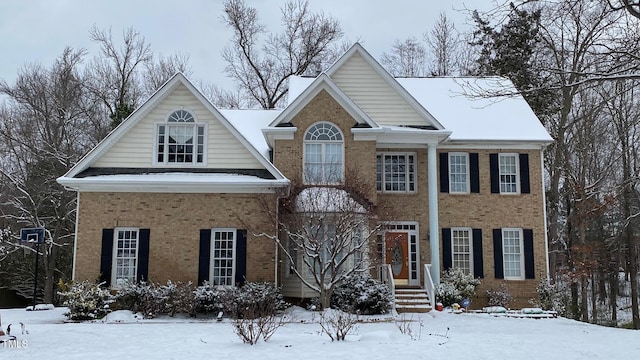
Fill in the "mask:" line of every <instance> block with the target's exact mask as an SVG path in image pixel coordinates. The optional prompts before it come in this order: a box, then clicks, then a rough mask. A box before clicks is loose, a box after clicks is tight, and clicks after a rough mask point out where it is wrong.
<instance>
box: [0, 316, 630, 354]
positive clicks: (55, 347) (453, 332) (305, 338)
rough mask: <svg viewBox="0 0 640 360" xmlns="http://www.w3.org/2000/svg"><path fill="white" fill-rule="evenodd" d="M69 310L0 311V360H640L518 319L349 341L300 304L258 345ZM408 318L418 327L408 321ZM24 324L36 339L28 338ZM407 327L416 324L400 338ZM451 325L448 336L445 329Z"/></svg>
mask: <svg viewBox="0 0 640 360" xmlns="http://www.w3.org/2000/svg"><path fill="white" fill-rule="evenodd" d="M65 311H66V309H64V308H56V309H54V310H46V311H31V312H27V311H25V310H23V309H11V310H0V316H1V319H2V327H3V329H6V327H7V325H9V324H13V325H12V326H11V330H12V331H11V332H12V335H16V336H17V338H18V342H17V343H14V344H13V346H14V347H12V348H8V347H5V346H2V345H0V358H1V359H91V360H95V359H114V358H123V359H127V358H130V359H134V358H135V359H261V360H267V359H290V360H303V359H345V358H346V359H409V358H414V359H447V360H455V359H464V360H469V359H510V360H517V359H623V358H628V359H633V358H636V357H637V356H640V341H639V340H640V332H637V331H632V330H624V329H614V328H607V327H601V326H595V325H589V324H585V323H580V322H577V321H573V320H567V319H563V318H558V319H539V320H536V319H526V318H525V319H515V318H504V317H494V316H490V315H487V314H459V315H456V314H452V313H449V312H446V311H445V312H436V311H432V312H430V313H428V314H409V315H404V316H402V315H401V316H398V317H395V318H393V317H391V316H377V317H361V319H362V320H364V321H366V322H363V323H359V324H358V325H357V327H356V328H355V331H352V333H350V334H349V335H348V336H347V341H345V342H333V343H332V342H331V341H330V340H329V338H328V337H327V336H326V335H325V334H322V333H321V332H320V325H319V324H318V313H311V312H307V311H304V310H302V309H300V308H294V309H293V310H290V311H289V312H288V313H287V316H288V317H289V320H290V322H289V323H287V324H286V325H284V326H283V327H281V328H279V329H278V330H277V332H276V333H275V335H273V337H272V338H271V339H270V340H269V341H268V342H262V341H261V342H259V343H258V344H257V345H254V346H251V345H246V344H243V343H242V342H241V341H240V339H239V338H238V337H237V336H236V335H235V334H234V332H233V326H232V323H231V320H228V319H225V320H224V321H222V322H216V321H215V320H212V319H208V320H204V319H202V320H201V319H189V318H166V317H162V318H158V319H153V320H143V321H137V320H135V319H134V318H133V316H130V315H128V314H127V313H121V312H116V313H112V314H110V319H111V320H110V321H111V322H107V323H104V322H95V323H64V320H65V317H64V316H63V313H64V312H65ZM400 320H408V321H411V322H410V323H409V324H410V325H407V323H402V322H400ZM20 322H23V323H24V324H25V328H26V330H27V331H28V334H25V335H21V333H20V325H19V323H20ZM399 324H404V328H405V329H407V327H410V328H411V333H412V336H410V335H407V334H402V333H401V331H400V330H399ZM447 329H448V330H447Z"/></svg>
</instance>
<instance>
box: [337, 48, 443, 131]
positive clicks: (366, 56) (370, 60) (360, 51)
mask: <svg viewBox="0 0 640 360" xmlns="http://www.w3.org/2000/svg"><path fill="white" fill-rule="evenodd" d="M357 55H359V56H360V57H361V58H362V59H363V60H364V61H365V62H366V63H367V64H368V65H369V66H370V67H371V68H372V69H373V70H374V71H375V72H376V73H377V74H378V75H379V76H380V77H381V78H382V79H383V80H384V81H385V82H386V83H387V84H389V86H391V88H393V90H394V91H395V92H396V93H398V95H400V97H401V98H402V99H403V100H405V101H406V102H407V103H408V105H409V106H411V107H412V108H413V109H414V110H415V111H416V112H417V113H418V114H419V115H420V116H421V117H423V118H424V119H425V120H426V121H427V122H429V123H431V125H432V126H433V127H434V128H435V129H436V130H443V129H444V126H443V125H442V124H441V123H440V122H439V121H438V120H437V119H436V118H435V117H434V116H433V115H432V114H431V113H430V112H429V111H428V110H427V109H425V108H424V107H423V106H422V104H420V103H419V102H418V101H416V99H415V98H414V97H413V96H411V94H410V93H409V92H408V91H407V90H406V89H405V88H404V87H402V85H400V84H399V83H398V81H397V80H396V79H395V78H394V77H393V76H392V75H391V74H389V72H388V71H387V70H385V68H384V67H383V66H382V65H381V64H380V63H379V62H378V61H376V59H375V58H374V57H373V56H372V55H371V54H370V53H369V52H368V51H367V50H366V49H365V48H364V47H363V46H362V45H361V44H360V43H358V42H356V43H355V44H353V45H352V46H351V48H349V50H347V52H345V53H344V54H343V55H342V56H341V57H340V58H339V59H338V60H337V61H336V62H335V63H334V64H333V65H331V67H329V69H327V70H326V74H327V75H328V76H329V77H331V78H333V76H334V75H335V74H336V73H337V72H338V71H339V70H340V69H341V68H342V67H343V66H344V65H345V63H347V62H348V61H349V60H350V59H351V58H353V57H354V56H357Z"/></svg>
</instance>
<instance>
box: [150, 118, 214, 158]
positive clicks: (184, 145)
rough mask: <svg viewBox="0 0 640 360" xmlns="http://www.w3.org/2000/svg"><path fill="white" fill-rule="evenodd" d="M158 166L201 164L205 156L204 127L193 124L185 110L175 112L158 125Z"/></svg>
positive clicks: (193, 120)
mask: <svg viewBox="0 0 640 360" xmlns="http://www.w3.org/2000/svg"><path fill="white" fill-rule="evenodd" d="M156 145H157V148H156V162H157V163H158V164H202V163H204V154H205V126H204V124H198V123H196V122H195V119H194V117H193V115H192V114H191V113H190V112H188V111H186V110H176V111H174V112H172V113H171V115H169V118H168V119H167V122H166V123H161V124H158V138H157V144H156Z"/></svg>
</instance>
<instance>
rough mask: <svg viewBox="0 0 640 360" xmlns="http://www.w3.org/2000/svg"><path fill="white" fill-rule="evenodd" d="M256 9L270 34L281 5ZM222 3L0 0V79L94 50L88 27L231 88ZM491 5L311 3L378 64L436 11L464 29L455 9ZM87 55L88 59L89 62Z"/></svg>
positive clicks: (378, 0)
mask: <svg viewBox="0 0 640 360" xmlns="http://www.w3.org/2000/svg"><path fill="white" fill-rule="evenodd" d="M246 1H247V3H248V4H251V5H252V6H254V7H256V8H257V9H258V12H259V14H260V19H261V21H262V22H263V23H264V24H265V25H266V26H267V28H268V29H269V30H277V29H278V30H279V29H281V28H280V14H281V13H280V7H281V6H282V4H284V3H285V0H246ZM222 3H223V1H222V0H109V1H106V0H95V1H94V0H2V3H1V10H0V48H1V49H2V51H1V52H2V54H1V55H0V78H2V79H4V80H6V81H7V82H9V83H12V82H13V81H15V78H16V74H17V71H18V69H19V68H20V67H21V66H22V65H24V64H27V63H41V64H42V65H44V66H45V67H49V66H50V65H51V64H52V63H53V61H54V59H55V58H56V57H57V56H58V55H60V54H61V53H62V50H63V49H64V47H65V46H67V45H68V46H71V47H74V48H84V49H87V50H88V51H89V57H88V58H90V57H92V56H94V55H96V54H97V53H98V51H97V47H96V45H95V44H93V43H92V42H91V41H90V40H89V38H88V31H89V29H90V28H91V27H92V26H93V25H94V24H95V25H97V26H98V27H100V28H108V27H111V28H112V31H113V35H114V38H115V39H117V40H120V39H121V34H122V30H123V29H125V28H127V27H131V26H132V27H134V28H135V29H136V30H138V31H139V32H140V33H141V34H142V35H143V36H144V37H145V39H146V41H147V42H148V43H149V44H151V49H152V50H153V52H154V53H155V54H162V55H169V54H173V53H176V52H177V53H186V54H188V55H189V63H190V66H191V70H192V72H191V76H190V77H191V79H192V80H193V81H194V82H195V83H199V82H200V81H204V82H206V83H212V84H218V85H221V86H223V87H229V86H231V82H230V80H229V79H226V78H225V75H224V72H223V71H224V63H223V62H222V60H221V56H220V52H221V50H222V49H223V47H224V46H225V45H227V44H228V40H229V38H230V34H231V32H230V30H228V29H227V28H226V27H225V26H224V25H223V24H222V22H221V21H220V17H221V15H222ZM492 6H493V1H492V0H451V1H448V0H310V7H311V8H312V10H314V11H323V12H324V13H326V14H331V15H332V16H334V17H335V18H337V19H338V20H339V21H340V23H341V25H342V28H343V30H344V34H345V39H348V40H351V41H354V40H356V39H359V40H360V42H361V43H362V44H363V45H364V47H365V48H366V49H367V50H368V51H369V52H370V53H371V54H372V55H373V56H374V57H376V58H377V59H379V58H380V56H381V55H382V53H383V52H385V51H389V49H390V48H391V45H392V44H393V41H394V40H395V39H405V38H407V37H409V36H415V37H417V38H419V39H421V38H422V34H423V33H424V32H426V31H428V30H430V29H431V28H432V27H433V24H434V23H435V21H436V19H437V18H438V15H439V13H440V12H445V13H446V14H447V16H448V17H449V18H450V19H452V20H454V22H455V23H456V27H457V28H464V27H465V26H466V25H465V22H466V17H467V16H466V14H465V13H463V12H462V11H461V10H462V9H465V8H468V9H475V8H479V9H480V10H488V9H490V8H491V7H492ZM88 58H87V59H88Z"/></svg>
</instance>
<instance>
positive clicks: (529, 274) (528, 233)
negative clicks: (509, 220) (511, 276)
mask: <svg viewBox="0 0 640 360" xmlns="http://www.w3.org/2000/svg"><path fill="white" fill-rule="evenodd" d="M522 233H523V235H524V277H525V279H535V278H536V276H535V271H534V265H535V263H534V261H533V230H531V229H523V230H522Z"/></svg>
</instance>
